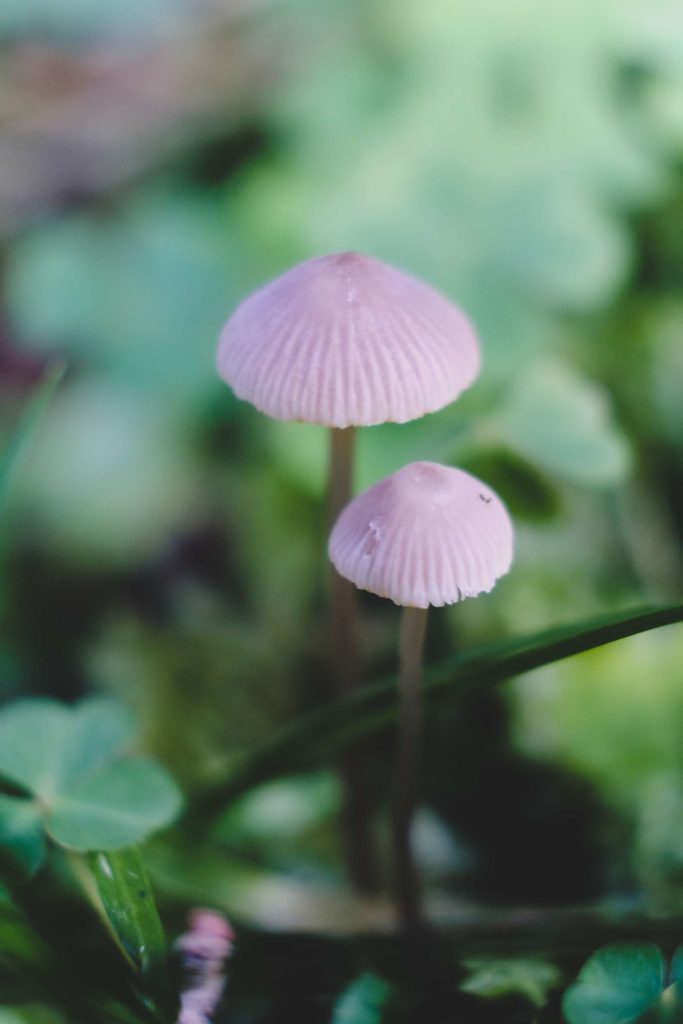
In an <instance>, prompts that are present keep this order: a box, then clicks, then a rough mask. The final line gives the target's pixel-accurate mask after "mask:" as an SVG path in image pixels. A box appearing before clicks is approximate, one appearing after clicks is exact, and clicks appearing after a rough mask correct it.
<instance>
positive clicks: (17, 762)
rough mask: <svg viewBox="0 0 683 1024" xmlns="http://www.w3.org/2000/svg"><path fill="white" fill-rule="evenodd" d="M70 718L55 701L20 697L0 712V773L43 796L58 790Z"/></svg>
mask: <svg viewBox="0 0 683 1024" xmlns="http://www.w3.org/2000/svg"><path fill="white" fill-rule="evenodd" d="M70 740H71V717H70V712H69V709H68V707H67V706H66V705H63V704H59V703H58V702H57V701H55V700H43V699H35V700H21V701H17V702H16V703H14V704H10V705H9V706H8V707H6V708H3V710H2V713H1V714H0V775H1V776H3V777H4V778H5V779H8V780H9V781H10V782H13V783H15V784H17V785H19V786H22V787H23V788H25V789H27V790H28V791H29V792H31V793H34V794H35V795H36V796H39V797H41V798H44V799H49V798H51V797H52V796H53V795H54V793H55V792H57V791H58V790H59V785H60V781H61V780H60V775H61V765H62V763H63V761H64V760H65V759H66V757H67V756H68V752H69V744H70Z"/></svg>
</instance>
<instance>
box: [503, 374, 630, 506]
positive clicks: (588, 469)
mask: <svg viewBox="0 0 683 1024" xmlns="http://www.w3.org/2000/svg"><path fill="white" fill-rule="evenodd" d="M495 422H496V426H497V433H498V436H499V437H500V440H501V442H503V443H505V444H506V445H508V446H509V447H510V448H512V449H513V450H514V451H516V452H518V453H519V454H520V455H522V456H523V457H524V458H526V459H529V460H530V461H531V462H534V463H536V464H537V465H539V466H541V467H543V468H544V469H547V470H549V471H550V472H553V473H557V474H558V475H560V476H563V477H566V478H567V479H568V480H571V481H576V482H577V483H581V484H585V485H592V486H609V485H612V484H615V483H618V482H619V481H620V480H622V479H623V478H624V477H625V476H626V474H627V472H628V470H629V467H630V461H631V460H630V451H629V448H628V444H627V442H626V439H625V437H624V435H623V434H622V433H621V432H620V431H619V429H618V428H617V426H616V424H615V422H614V420H613V417H612V415H611V410H610V406H609V402H608V397H607V394H606V393H605V392H604V391H603V389H602V388H601V387H600V385H598V384H596V383H595V382H594V381H590V380H588V379H587V378H585V377H583V376H581V375H580V374H578V373H577V372H576V371H575V370H573V369H572V368H571V367H570V366H567V365H565V364H564V363H561V362H560V361H559V360H554V361H550V360H546V361H544V362H542V363H536V364H533V365H532V366H531V367H530V368H529V370H528V371H527V372H526V373H524V374H523V375H522V376H521V377H520V379H519V380H518V382H517V383H516V386H515V388H514V390H513V392H512V395H511V397H510V400H509V402H508V404H507V405H506V407H505V408H504V410H503V411H502V412H501V413H500V416H497V417H496V421H495Z"/></svg>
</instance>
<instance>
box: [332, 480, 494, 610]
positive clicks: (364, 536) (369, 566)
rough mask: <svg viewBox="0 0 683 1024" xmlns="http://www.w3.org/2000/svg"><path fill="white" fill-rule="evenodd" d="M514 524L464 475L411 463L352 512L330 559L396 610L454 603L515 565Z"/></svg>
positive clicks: (338, 528) (341, 522) (340, 522)
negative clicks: (512, 564)
mask: <svg viewBox="0 0 683 1024" xmlns="http://www.w3.org/2000/svg"><path fill="white" fill-rule="evenodd" d="M512 549H513V536H512V523H511V522H510V517H509V515H508V513H507V510H506V508H505V506H504V505H503V503H502V501H501V500H500V498H498V496H497V495H496V494H494V493H493V491H492V490H491V488H490V487H487V486H486V484H483V483H481V481H480V480H477V479H476V477H473V476H470V474H469V473H465V472H464V471H463V470H461V469H453V468H451V467H449V466H440V465H438V464H437V463H435V462H412V463H410V465H408V466H404V467H403V469H400V470H399V471H398V473H394V474H393V475H392V476H388V477H386V478H385V479H384V480H380V482H379V483H377V484H375V485H374V486H373V487H370V488H369V489H368V490H367V491H364V492H363V493H362V494H360V495H358V497H357V498H355V499H354V500H353V501H352V502H351V503H350V504H349V505H347V506H346V508H345V509H344V511H343V512H342V513H341V515H340V516H339V518H338V519H337V522H336V523H335V525H334V528H333V530H332V533H331V535H330V541H329V545H328V553H329V556H330V559H331V561H332V562H333V564H334V566H335V568H336V569H337V571H338V572H339V573H340V575H342V576H344V577H346V579H348V580H351V582H352V583H355V584H356V586H357V587H360V588H361V590H369V591H371V592H372V593H373V594H379V595H380V597H388V598H391V600H392V601H395V602H396V604H400V605H408V606H411V607H416V608H427V607H428V606H429V605H444V604H453V603H455V602H456V601H460V600H462V598H464V597H476V595H477V594H481V593H483V592H484V591H489V590H491V589H492V588H493V585H494V584H495V582H496V580H497V579H498V578H499V577H500V576H503V575H504V574H505V573H506V572H507V571H508V569H509V568H510V564H511V562H512Z"/></svg>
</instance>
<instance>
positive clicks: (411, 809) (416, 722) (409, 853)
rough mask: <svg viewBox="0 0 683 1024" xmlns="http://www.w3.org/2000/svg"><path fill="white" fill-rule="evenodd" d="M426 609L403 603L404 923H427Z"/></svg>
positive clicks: (396, 817) (400, 907)
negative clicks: (423, 807) (422, 875)
mask: <svg viewBox="0 0 683 1024" xmlns="http://www.w3.org/2000/svg"><path fill="white" fill-rule="evenodd" d="M427 611H428V609H427V608H404V609H403V615H402V618H401V636H400V642H399V651H400V670H399V678H398V685H399V709H398V746H397V752H396V768H395V775H394V803H393V822H392V824H393V836H392V838H393V850H394V872H395V877H394V886H395V899H396V909H397V911H398V915H399V919H400V921H401V924H402V925H403V927H404V928H407V929H408V928H411V929H412V928H415V927H417V926H419V925H420V924H421V922H422V906H421V894H420V879H419V875H418V870H417V865H416V863H415V859H414V857H413V850H412V845H411V831H412V825H413V818H414V815H415V805H416V802H417V769H418V761H419V754H420V740H421V733H422V651H423V648H424V640H425V633H426V630H427Z"/></svg>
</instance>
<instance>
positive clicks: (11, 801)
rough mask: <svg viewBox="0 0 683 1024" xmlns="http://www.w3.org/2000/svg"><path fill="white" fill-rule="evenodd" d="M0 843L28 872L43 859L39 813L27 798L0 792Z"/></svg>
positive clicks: (35, 868) (31, 872)
mask: <svg viewBox="0 0 683 1024" xmlns="http://www.w3.org/2000/svg"><path fill="white" fill-rule="evenodd" d="M0 846H2V847H3V849H4V850H5V851H8V853H9V854H10V856H11V858H12V859H13V860H14V861H17V862H18V863H19V864H20V865H21V866H22V867H23V868H24V869H25V870H26V871H27V872H28V873H29V874H33V872H34V871H37V870H38V868H39V867H40V865H41V864H42V862H43V860H44V858H45V840H44V838H43V830H42V824H41V818H40V812H39V810H38V808H37V807H36V806H35V804H34V803H33V802H31V801H29V800H23V799H20V798H18V797H13V796H5V795H4V794H0Z"/></svg>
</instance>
